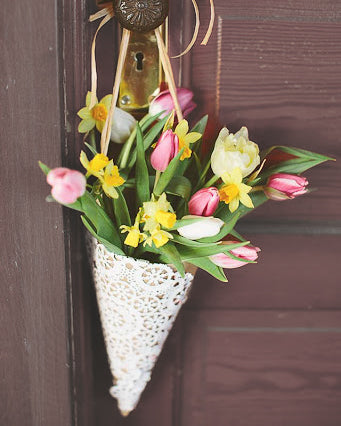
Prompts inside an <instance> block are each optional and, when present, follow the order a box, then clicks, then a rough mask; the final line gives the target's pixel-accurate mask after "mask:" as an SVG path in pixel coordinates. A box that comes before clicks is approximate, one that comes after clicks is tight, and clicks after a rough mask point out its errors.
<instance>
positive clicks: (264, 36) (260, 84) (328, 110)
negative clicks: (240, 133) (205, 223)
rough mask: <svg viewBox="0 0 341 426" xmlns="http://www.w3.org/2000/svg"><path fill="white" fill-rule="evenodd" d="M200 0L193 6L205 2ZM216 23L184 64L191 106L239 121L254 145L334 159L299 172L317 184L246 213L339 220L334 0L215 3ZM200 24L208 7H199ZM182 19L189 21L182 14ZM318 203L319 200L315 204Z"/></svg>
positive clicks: (339, 59)
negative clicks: (195, 104)
mask: <svg viewBox="0 0 341 426" xmlns="http://www.w3.org/2000/svg"><path fill="white" fill-rule="evenodd" d="M205 3H206V2H204V1H200V6H201V8H202V9H203V10H206V9H205ZM215 4H216V12H217V23H216V26H215V30H214V32H213V35H212V38H211V40H210V42H209V44H208V46H207V47H203V46H196V47H195V48H194V49H193V51H192V53H191V61H190V62H188V64H189V66H190V67H191V69H192V70H195V72H193V73H192V81H191V85H192V88H193V89H194V91H195V93H196V100H197V101H198V105H199V111H198V114H199V112H200V113H204V112H206V111H211V112H213V111H216V114H217V115H218V116H219V118H220V121H221V123H222V124H224V125H227V126H228V128H229V129H230V130H231V131H233V132H234V131H236V130H238V129H239V128H240V127H241V126H242V125H246V126H247V127H248V128H249V131H250V137H251V139H252V140H253V141H255V142H256V143H258V144H259V146H260V147H261V148H266V147H269V146H271V145H280V144H282V145H291V146H297V147H301V148H306V149H309V150H312V151H314V150H315V151H317V152H321V153H326V154H327V155H330V156H332V157H334V158H336V159H337V160H338V161H337V162H336V163H334V164H331V163H328V164H326V165H323V166H320V167H318V168H316V169H314V170H313V171H310V172H307V173H306V175H307V177H308V178H309V180H310V181H311V186H312V187H317V188H318V189H319V190H318V191H316V192H314V193H312V194H310V195H309V196H306V197H302V198H300V199H298V200H296V202H295V206H294V207H293V206H292V205H291V204H288V203H286V204H283V203H281V204H280V205H279V204H278V203H272V204H268V205H267V207H266V210H265V209H264V208H263V209H259V210H257V211H255V212H254V214H253V215H252V217H251V216H250V217H249V218H248V220H259V219H265V218H266V217H269V216H272V217H275V218H276V219H277V220H278V221H286V220H290V219H295V218H296V217H300V218H301V219H302V220H304V221H310V222H314V221H322V220H330V221H333V222H335V223H336V222H337V223H338V224H340V216H339V213H338V212H339V211H340V208H341V188H340V184H339V182H340V179H339V178H340V176H341V170H340V161H339V160H340V158H341V151H340V144H339V143H338V142H337V141H338V140H339V135H340V133H341V127H340V122H341V121H340V116H341V91H340V87H339V84H338V80H339V78H338V76H339V75H340V73H341V66H340V63H341V50H340V41H341V31H340V23H339V20H340V3H339V2H320V1H314V2H309V5H308V4H307V2H304V1H303V2H298V3H297V2H295V3H292V2H287V1H285V2H284V1H278V2H276V4H274V3H273V2H268V1H257V2H250V1H234V2H232V4H230V3H229V5H228V7H227V5H226V2H224V1H223V0H220V1H219V0H218V1H216V2H215ZM201 21H202V30H204V28H205V27H206V26H207V24H208V14H207V13H204V14H202V20H201ZM188 25H191V21H190V19H189V23H188ZM321 206H323V207H321Z"/></svg>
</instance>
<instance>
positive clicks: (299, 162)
mask: <svg viewBox="0 0 341 426" xmlns="http://www.w3.org/2000/svg"><path fill="white" fill-rule="evenodd" d="M324 161H326V160H313V159H307V158H295V159H292V160H287V161H282V162H281V163H278V164H275V165H274V166H271V167H269V168H268V169H266V170H265V172H263V173H261V174H260V176H259V177H258V179H257V181H258V182H265V181H266V180H267V178H268V177H269V176H271V175H273V174H275V173H289V174H290V173H292V174H300V173H303V172H305V171H306V170H308V169H310V168H312V167H314V166H317V165H319V164H321V163H323V162H324ZM258 182H257V183H258Z"/></svg>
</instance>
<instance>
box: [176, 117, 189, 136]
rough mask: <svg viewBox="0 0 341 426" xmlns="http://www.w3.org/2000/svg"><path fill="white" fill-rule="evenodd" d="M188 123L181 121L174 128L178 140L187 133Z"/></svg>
mask: <svg viewBox="0 0 341 426" xmlns="http://www.w3.org/2000/svg"><path fill="white" fill-rule="evenodd" d="M188 129H189V127H188V122H187V120H181V121H180V123H179V124H178V125H177V126H176V128H175V134H176V135H178V138H179V139H182V138H184V137H185V136H186V134H187V133H188Z"/></svg>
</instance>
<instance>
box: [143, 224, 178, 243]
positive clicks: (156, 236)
mask: <svg viewBox="0 0 341 426" xmlns="http://www.w3.org/2000/svg"><path fill="white" fill-rule="evenodd" d="M172 238H173V235H172V234H170V233H169V232H167V231H164V230H162V229H160V226H157V227H156V228H155V229H154V230H153V231H151V233H150V237H148V238H146V241H145V242H144V243H143V245H144V246H146V245H148V246H151V245H152V244H153V243H154V244H155V247H156V248H159V247H162V246H164V245H165V244H167V243H168V241H169V240H170V239H172Z"/></svg>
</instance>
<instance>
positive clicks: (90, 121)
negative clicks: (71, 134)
mask: <svg viewBox="0 0 341 426" xmlns="http://www.w3.org/2000/svg"><path fill="white" fill-rule="evenodd" d="M90 97H91V94H90V92H88V93H87V95H86V101H85V105H86V106H85V107H84V108H82V109H80V110H79V111H78V115H79V117H80V118H81V119H82V121H81V122H80V123H79V126H78V131H79V133H87V132H89V131H90V130H92V129H93V128H94V127H95V126H96V128H97V130H98V131H99V132H100V133H102V130H103V127H104V123H105V120H106V118H107V116H108V112H109V110H110V104H111V99H112V95H107V96H104V98H102V99H101V100H100V101H99V102H98V99H97V98H96V104H95V106H94V107H93V108H91V109H89V105H90Z"/></svg>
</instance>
